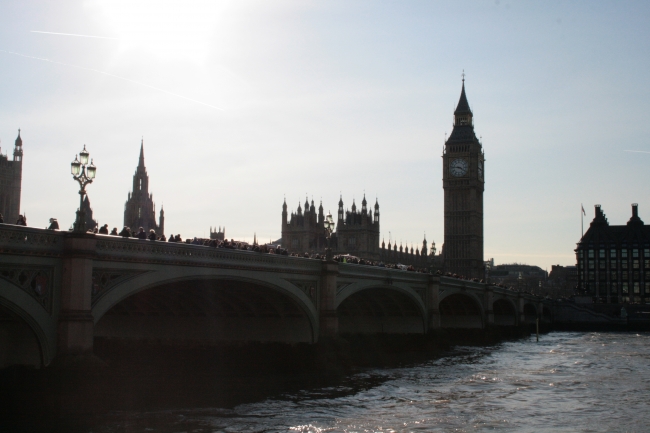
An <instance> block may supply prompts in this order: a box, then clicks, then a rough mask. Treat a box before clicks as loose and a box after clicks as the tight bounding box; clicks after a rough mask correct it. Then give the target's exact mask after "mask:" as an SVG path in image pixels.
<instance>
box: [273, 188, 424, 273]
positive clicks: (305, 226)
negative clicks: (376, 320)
mask: <svg viewBox="0 0 650 433" xmlns="http://www.w3.org/2000/svg"><path fill="white" fill-rule="evenodd" d="M379 216H380V213H379V202H378V201H375V204H374V206H373V209H370V208H369V207H368V201H367V200H366V197H365V194H364V197H363V200H362V201H361V208H360V209H359V208H357V205H356V202H355V201H354V200H353V201H352V207H351V209H350V210H346V209H345V206H344V203H343V197H340V199H339V203H338V212H337V216H336V221H337V222H336V231H334V232H333V233H332V237H331V240H330V242H331V248H332V252H333V253H334V254H350V255H352V256H356V257H359V258H363V259H366V260H374V261H381V262H385V263H401V264H404V265H413V266H416V267H422V268H427V267H429V266H430V264H431V263H432V261H433V259H434V256H435V244H434V247H433V248H432V249H431V253H432V254H431V255H429V248H428V247H427V240H426V238H425V239H424V240H423V241H422V249H420V248H419V247H417V248H416V249H415V250H414V249H413V246H412V245H411V248H410V249H409V248H408V246H407V247H406V248H405V247H404V246H402V245H400V246H399V248H398V246H397V243H395V244H391V242H390V240H389V242H388V246H386V243H385V242H383V241H382V243H381V246H380V245H379V234H380V231H379ZM324 222H325V213H324V212H323V204H322V203H321V204H320V205H319V206H318V209H316V206H315V205H314V201H313V200H312V201H311V203H310V202H309V199H306V200H305V204H304V210H303V207H302V205H301V204H300V203H298V208H297V209H296V211H295V212H291V213H290V214H289V212H288V210H287V202H286V200H285V201H284V203H283V205H282V239H281V245H282V247H283V248H286V249H287V250H289V251H291V252H297V253H304V252H307V253H312V254H313V253H315V254H325V249H326V248H327V239H326V237H325V227H324Z"/></svg>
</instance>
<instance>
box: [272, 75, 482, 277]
mask: <svg viewBox="0 0 650 433" xmlns="http://www.w3.org/2000/svg"><path fill="white" fill-rule="evenodd" d="M442 166H443V168H442V173H443V174H442V181H443V189H444V235H445V238H444V245H443V249H442V252H441V256H440V257H438V256H436V255H435V252H436V249H435V243H434V244H433V246H432V248H431V249H429V248H428V247H427V241H426V238H425V239H424V240H423V242H422V247H421V248H420V247H418V248H416V251H415V252H414V251H413V247H412V246H411V249H410V251H409V249H408V247H407V248H406V250H403V249H402V248H403V247H402V245H400V247H399V250H398V249H397V244H393V245H391V243H390V241H389V243H388V247H386V245H385V243H384V241H382V243H381V246H380V244H379V236H380V232H379V215H380V214H379V203H378V202H377V201H375V204H374V213H373V209H369V208H368V203H367V201H366V198H365V195H364V197H363V201H362V202H361V209H358V208H357V206H356V203H355V202H354V201H353V203H352V208H351V210H344V207H343V199H342V198H341V199H340V200H339V204H338V215H337V223H336V231H335V232H334V233H333V234H332V238H331V248H332V251H333V252H334V253H336V254H351V255H355V256H359V257H362V258H366V259H370V260H381V261H390V262H393V263H397V262H399V263H402V264H407V265H408V264H411V265H414V266H421V267H429V268H431V267H438V268H441V270H443V271H444V272H451V273H455V274H459V275H464V276H466V277H470V278H479V279H480V278H483V277H484V272H485V271H484V262H483V191H484V189H485V188H484V187H485V155H484V153H483V148H482V145H481V143H480V141H479V140H478V138H477V137H476V134H475V133H474V121H473V113H472V110H471V109H470V106H469V102H468V101H467V95H466V93H465V79H464V77H463V84H462V88H461V94H460V99H459V101H458V105H457V107H456V110H455V111H454V124H453V130H452V132H451V134H450V136H449V138H448V139H447V140H446V142H445V147H444V152H443V155H442ZM324 221H325V216H324V214H323V205H322V203H321V204H320V206H319V208H318V213H316V208H315V206H314V201H313V200H312V202H311V204H310V203H309V201H308V200H306V201H305V207H304V210H303V209H302V207H301V205H300V204H298V208H297V209H296V211H295V212H291V214H288V212H287V203H286V200H285V202H284V204H283V205H282V246H283V247H284V248H287V249H289V250H291V251H297V252H302V251H307V252H319V253H323V252H324V251H325V248H326V247H327V242H326V239H325V235H324Z"/></svg>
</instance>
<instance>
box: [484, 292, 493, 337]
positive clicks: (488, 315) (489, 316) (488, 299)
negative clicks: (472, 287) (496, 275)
mask: <svg viewBox="0 0 650 433" xmlns="http://www.w3.org/2000/svg"><path fill="white" fill-rule="evenodd" d="M483 310H485V327H486V328H488V327H491V326H494V290H493V289H492V288H491V287H490V286H488V285H486V286H485V293H484V295H483Z"/></svg>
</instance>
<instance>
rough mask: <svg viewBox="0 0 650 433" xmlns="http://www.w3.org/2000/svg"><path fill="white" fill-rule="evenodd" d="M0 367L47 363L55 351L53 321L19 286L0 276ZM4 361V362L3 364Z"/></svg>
mask: <svg viewBox="0 0 650 433" xmlns="http://www.w3.org/2000/svg"><path fill="white" fill-rule="evenodd" d="M0 319H1V324H0V352H3V353H5V355H6V357H2V358H3V359H1V360H0V367H6V366H8V365H13V364H21V365H33V366H36V367H41V366H47V365H49V364H50V362H51V361H52V359H53V358H54V355H55V354H56V324H55V321H54V319H53V318H52V317H51V316H50V314H49V313H48V312H47V311H45V309H44V308H43V306H42V305H41V304H39V303H38V301H36V300H35V299H34V298H33V297H32V296H30V295H29V294H28V293H26V292H25V291H24V290H22V289H21V288H20V287H18V286H16V285H15V284H12V283H10V282H8V281H6V280H4V279H1V278H0ZM5 364H6V365H5Z"/></svg>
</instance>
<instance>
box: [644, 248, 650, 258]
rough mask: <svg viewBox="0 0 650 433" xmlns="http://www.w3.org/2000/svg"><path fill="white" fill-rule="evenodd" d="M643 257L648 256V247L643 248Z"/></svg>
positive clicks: (649, 253) (649, 255) (649, 256)
mask: <svg viewBox="0 0 650 433" xmlns="http://www.w3.org/2000/svg"><path fill="white" fill-rule="evenodd" d="M643 257H645V258H646V259H648V258H650V248H646V249H645V250H643Z"/></svg>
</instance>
